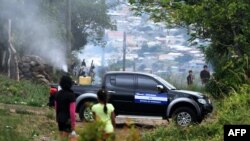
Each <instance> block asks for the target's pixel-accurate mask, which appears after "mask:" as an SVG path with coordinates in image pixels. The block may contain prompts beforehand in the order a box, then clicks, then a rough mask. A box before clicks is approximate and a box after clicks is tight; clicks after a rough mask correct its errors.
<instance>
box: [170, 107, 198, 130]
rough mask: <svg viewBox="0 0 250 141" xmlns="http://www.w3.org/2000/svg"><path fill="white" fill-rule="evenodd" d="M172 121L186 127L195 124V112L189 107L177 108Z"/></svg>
mask: <svg viewBox="0 0 250 141" xmlns="http://www.w3.org/2000/svg"><path fill="white" fill-rule="evenodd" d="M172 117H173V119H174V121H175V122H176V124H177V125H179V126H188V125H190V124H193V123H197V115H196V114H195V111H194V110H192V109H191V108H189V107H179V108H177V109H176V110H175V111H174V112H173V116H172Z"/></svg>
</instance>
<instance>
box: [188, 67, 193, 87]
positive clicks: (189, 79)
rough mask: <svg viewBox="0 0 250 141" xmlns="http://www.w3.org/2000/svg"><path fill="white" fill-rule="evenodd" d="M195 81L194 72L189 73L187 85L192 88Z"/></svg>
mask: <svg viewBox="0 0 250 141" xmlns="http://www.w3.org/2000/svg"><path fill="white" fill-rule="evenodd" d="M193 81H194V75H193V71H192V70H189V71H188V76H187V84H188V85H189V86H190V85H192V84H193Z"/></svg>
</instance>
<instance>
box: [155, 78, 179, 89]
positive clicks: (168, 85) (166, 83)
mask: <svg viewBox="0 0 250 141" xmlns="http://www.w3.org/2000/svg"><path fill="white" fill-rule="evenodd" d="M154 77H155V78H156V79H157V80H159V81H160V82H161V83H162V84H163V85H165V86H166V87H167V88H168V89H170V90H175V89H176V88H175V87H174V86H173V85H172V84H170V83H168V82H167V81H166V80H164V79H162V78H161V77H159V76H157V75H155V76H154Z"/></svg>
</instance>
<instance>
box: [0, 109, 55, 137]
mask: <svg viewBox="0 0 250 141" xmlns="http://www.w3.org/2000/svg"><path fill="white" fill-rule="evenodd" d="M25 109H26V110H30V111H32V110H33V111H36V109H33V108H32V107H29V106H26V107H25V108H23V109H22V110H20V107H19V110H18V108H14V109H13V107H8V106H7V107H6V106H5V107H4V108H1V109H0V115H1V116H0V121H1V122H0V133H1V134H0V140H1V141H31V140H40V139H41V138H43V137H44V136H45V137H47V136H55V135H53V134H55V131H57V128H56V123H55V120H54V119H53V120H52V119H50V118H49V117H47V112H50V111H51V110H48V109H47V110H43V111H44V112H45V111H46V112H45V113H41V114H37V113H33V112H30V111H25Z"/></svg>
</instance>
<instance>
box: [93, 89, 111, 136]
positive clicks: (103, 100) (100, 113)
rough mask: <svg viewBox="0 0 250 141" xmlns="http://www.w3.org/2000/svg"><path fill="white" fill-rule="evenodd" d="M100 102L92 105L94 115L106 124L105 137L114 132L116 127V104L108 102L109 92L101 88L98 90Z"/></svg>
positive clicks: (97, 119)
mask: <svg viewBox="0 0 250 141" xmlns="http://www.w3.org/2000/svg"><path fill="white" fill-rule="evenodd" d="M97 97H98V103H97V104H95V105H93V106H92V108H91V109H92V111H93V115H94V118H95V120H96V121H101V122H103V123H104V124H105V126H104V132H105V137H104V138H105V139H107V138H108V137H109V136H110V135H111V134H113V133H114V128H115V113H114V110H115V108H114V106H113V105H112V104H111V103H107V92H106V90H104V89H101V90H99V91H98V92H97Z"/></svg>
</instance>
